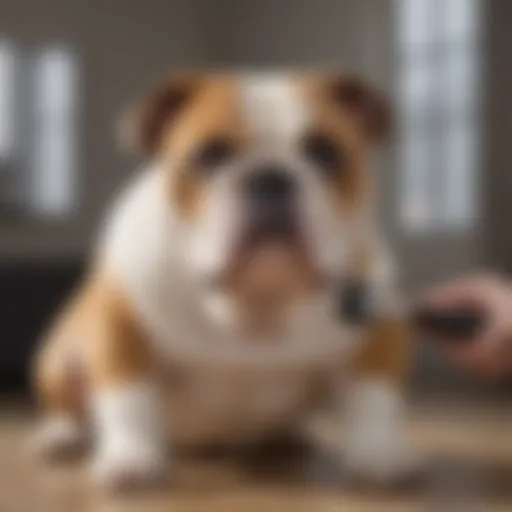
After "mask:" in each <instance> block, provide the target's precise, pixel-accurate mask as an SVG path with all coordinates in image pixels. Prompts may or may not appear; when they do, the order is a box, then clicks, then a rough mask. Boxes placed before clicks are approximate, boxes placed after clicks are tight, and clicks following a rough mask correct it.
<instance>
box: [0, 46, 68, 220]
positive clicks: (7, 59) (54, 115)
mask: <svg viewBox="0 0 512 512" xmlns="http://www.w3.org/2000/svg"><path fill="white" fill-rule="evenodd" d="M76 68H77V65H76V61H75V58H74V56H73V55H72V54H71V53H70V52H69V50H68V49H66V48H63V47H42V48H40V49H39V50H38V51H37V52H35V54H34V52H28V51H22V49H21V48H18V47H15V45H13V44H11V43H7V42H2V41H1V40H0V215H2V216H5V215H6V214H7V215H9V216H19V215H22V216H23V217H30V216H36V217H41V218H49V217H53V218H54V217H56V216H65V215H66V214H68V213H70V212H71V209H72V207H73V205H74V203H75V189H76V187H75V179H76V171H77V169H76V160H77V159H76V125H77V119H76V114H77V112H76V106H77V78H76V73H77V69H76Z"/></svg>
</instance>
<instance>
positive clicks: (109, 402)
mask: <svg viewBox="0 0 512 512" xmlns="http://www.w3.org/2000/svg"><path fill="white" fill-rule="evenodd" d="M97 304H98V308H97V310H96V317H95V318H94V319H92V321H93V322H96V324H95V328H94V329H93V330H94V332H95V337H94V339H93V340H91V346H90V350H89V352H88V359H89V361H88V366H89V368H90V379H91V385H92V397H91V400H92V401H91V407H92V414H93V422H94V427H95V434H96V439H95V441H96V443H97V444H96V447H95V455H94V460H93V467H92V470H93V476H94V478H95V479H96V480H97V482H98V483H99V484H101V485H103V486H106V487H110V488H114V489H119V488H125V487H130V486H137V485H141V484H142V485H144V484H148V483H151V482H153V481H154V480H155V479H158V478H160V477H162V476H163V472H164V469H165V465H166V455H167V454H166V444H165V441H166V440H165V436H164V431H165V429H164V424H163V415H162V414H160V412H161V411H160V406H161V405H163V404H161V402H160V400H159V397H158V389H157V388H156V381H155V379H154V374H153V361H152V354H151V351H150V347H149V344H148V343H147V340H146V339H144V336H143V335H142V333H141V331H140V328H139V326H138V325H137V324H136V322H135V320H134V317H133V315H132V312H131V311H130V308H129V306H128V304H127V302H126V299H125V298H124V297H123V295H122V294H120V293H118V292H117V291H116V290H115V289H112V288H111V287H110V288H109V287H104V288H103V289H102V290H101V292H100V293H99V296H98V298H97Z"/></svg>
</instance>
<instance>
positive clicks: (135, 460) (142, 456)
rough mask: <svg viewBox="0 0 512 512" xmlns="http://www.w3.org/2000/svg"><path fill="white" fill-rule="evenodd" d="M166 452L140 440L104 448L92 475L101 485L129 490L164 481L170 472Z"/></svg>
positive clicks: (94, 463) (105, 487) (113, 490)
mask: <svg viewBox="0 0 512 512" xmlns="http://www.w3.org/2000/svg"><path fill="white" fill-rule="evenodd" d="M166 469H167V464H166V460H165V454H164V453H162V451H160V450H156V449H154V448H153V447H150V446H147V445H142V444H139V443H131V444H126V445H125V446H122V445H121V444H120V445H117V446H116V447H110V448H107V449H104V450H101V451H100V452H99V453H98V454H97V455H96V457H95V459H94V460H93V464H92V468H91V471H92V477H93V480H94V482H95V483H96V484H97V485H98V486H99V487H101V488H104V489H106V490H107V491H112V492H129V491H131V490H133V489H138V488H141V487H151V486H154V485H157V484H159V483H162V482H163V480H164V478H165V475H166Z"/></svg>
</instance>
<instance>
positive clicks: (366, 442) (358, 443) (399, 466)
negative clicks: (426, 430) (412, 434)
mask: <svg viewBox="0 0 512 512" xmlns="http://www.w3.org/2000/svg"><path fill="white" fill-rule="evenodd" d="M345 467H346V469H347V470H348V472H349V475H350V477H352V478H355V479H356V480H358V481H363V482H368V483H371V484H374V485H379V486H381V485H384V486H388V485H395V484H401V483H405V482H407V481H409V480H410V479H413V478H414V477H415V476H417V475H418V473H419V471H420V470H421V467H422V462H421V459H420V457H419V456H418V455H417V454H416V453H415V452H414V451H413V450H412V449H411V448H410V447H409V446H408V444H407V443H406V442H405V440H404V439H401V438H394V436H386V435H384V436H382V435H378V434H377V433H376V432H373V433H372V432H368V433H367V434H365V433H364V432H360V433H359V435H357V436H355V439H353V441H352V442H351V443H350V445H349V446H348V447H347V450H346V458H345Z"/></svg>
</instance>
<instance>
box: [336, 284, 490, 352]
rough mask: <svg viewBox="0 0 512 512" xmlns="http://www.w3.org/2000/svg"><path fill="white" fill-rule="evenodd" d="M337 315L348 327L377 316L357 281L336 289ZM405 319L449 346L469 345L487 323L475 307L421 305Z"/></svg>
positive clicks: (480, 310) (370, 298)
mask: <svg viewBox="0 0 512 512" xmlns="http://www.w3.org/2000/svg"><path fill="white" fill-rule="evenodd" d="M336 312H337V315H338V318H340V320H342V321H344V322H347V323H348V324H351V325H357V326H364V325H367V324H368V323H370V322H371V321H372V319H373V318H374V317H375V316H376V314H375V304H374V303H373V301H372V297H371V293H370V291H369V290H368V287H367V286H365V284H364V283H362V282H360V281H356V280H354V281H347V282H345V283H343V284H342V285H340V286H338V288H337V296H336ZM406 317H408V318H409V320H410V321H411V324H412V326H413V327H414V328H416V329H417V330H418V331H419V332H421V333H423V334H426V335H428V336H431V337H433V338H436V339H439V340H443V342H444V343H450V344H460V343H471V342H472V341H473V340H475V339H476V338H477V337H478V335H479V333H481V332H482V330H483V328H484V327H485V323H486V317H485V313H484V311H483V310H482V309H481V308H478V307H476V306H459V307H450V308H440V307H436V306H431V305H425V304H420V305H417V306H413V307H411V308H410V310H409V311H408V312H407V313H406Z"/></svg>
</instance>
